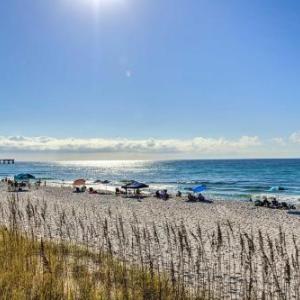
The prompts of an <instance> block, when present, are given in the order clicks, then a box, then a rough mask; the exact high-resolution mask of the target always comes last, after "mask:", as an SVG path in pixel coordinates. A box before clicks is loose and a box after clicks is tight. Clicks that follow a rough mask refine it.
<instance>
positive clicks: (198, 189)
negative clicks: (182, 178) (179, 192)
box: [192, 185, 206, 193]
mask: <svg viewBox="0 0 300 300" xmlns="http://www.w3.org/2000/svg"><path fill="white" fill-rule="evenodd" d="M192 191H193V192H194V193H202V192H204V191H206V186H205V185H198V186H195V187H193V188H192Z"/></svg>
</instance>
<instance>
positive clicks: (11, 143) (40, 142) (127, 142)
mask: <svg viewBox="0 0 300 300" xmlns="http://www.w3.org/2000/svg"><path fill="white" fill-rule="evenodd" d="M261 145H262V142H261V141H260V139H259V138H258V137H257V136H252V137H251V136H242V137H241V138H239V139H236V140H230V139H225V138H217V139H216V138H206V137H196V138H193V139H153V138H149V139H138V140H136V139H122V138H119V139H102V138H89V139H79V138H71V137H70V138H61V139H59V138H53V137H25V136H10V137H5V136H0V151H3V152H5V151H6V152H7V151H11V152H14V151H17V152H74V153H193V154H195V153H199V154H200V153H203V154H227V153H237V152H240V151H247V150H249V149H252V148H256V147H258V146H261Z"/></svg>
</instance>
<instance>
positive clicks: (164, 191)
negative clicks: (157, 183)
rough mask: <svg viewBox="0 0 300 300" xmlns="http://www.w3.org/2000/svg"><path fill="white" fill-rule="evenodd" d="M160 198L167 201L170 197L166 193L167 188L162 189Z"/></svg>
mask: <svg viewBox="0 0 300 300" xmlns="http://www.w3.org/2000/svg"><path fill="white" fill-rule="evenodd" d="M161 198H162V199H163V200H165V201H167V200H168V199H169V198H170V195H169V194H168V190H163V191H162V193H161Z"/></svg>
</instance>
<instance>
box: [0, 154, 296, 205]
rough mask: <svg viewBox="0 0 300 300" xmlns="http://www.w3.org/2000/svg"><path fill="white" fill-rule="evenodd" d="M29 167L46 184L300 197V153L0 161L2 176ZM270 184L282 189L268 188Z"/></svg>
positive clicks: (230, 196)
mask: <svg viewBox="0 0 300 300" xmlns="http://www.w3.org/2000/svg"><path fill="white" fill-rule="evenodd" d="M19 173H30V174H33V175H34V176H36V177H37V178H40V179H41V180H43V181H44V180H45V181H47V182H48V184H53V185H62V184H65V185H68V184H71V183H72V181H73V180H74V179H76V178H85V179H87V180H88V185H91V186H95V184H93V182H94V181H95V180H109V181H110V183H109V184H107V185H105V187H104V186H102V188H106V189H110V190H113V189H114V188H115V187H116V186H118V185H119V186H120V185H121V181H122V180H137V181H141V182H144V183H147V184H149V186H150V188H151V189H152V190H156V189H167V190H168V191H170V192H171V193H172V192H176V191H177V190H181V191H182V192H187V191H188V190H189V189H190V188H192V187H194V186H196V185H200V184H204V185H206V187H207V191H206V194H207V195H209V196H210V197H212V198H215V199H224V200H225V199H237V200H246V199H249V198H250V197H256V196H261V195H268V194H269V195H276V196H277V197H279V198H281V199H285V200H294V201H297V200H298V199H300V159H256V160H254V159H253V160H168V161H131V160H128V161H126V160H124V161H102V160H101V161H59V162H16V163H15V164H14V165H3V164H2V165H0V177H1V178H4V177H6V176H8V177H12V176H13V175H16V174H19ZM272 187H280V190H276V191H274V189H273V191H270V188H272Z"/></svg>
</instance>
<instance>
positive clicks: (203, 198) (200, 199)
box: [197, 193, 206, 202]
mask: <svg viewBox="0 0 300 300" xmlns="http://www.w3.org/2000/svg"><path fill="white" fill-rule="evenodd" d="M197 200H198V201H199V202H204V201H205V200H206V199H205V197H204V196H203V195H202V194H201V193H199V194H198V197H197Z"/></svg>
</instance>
